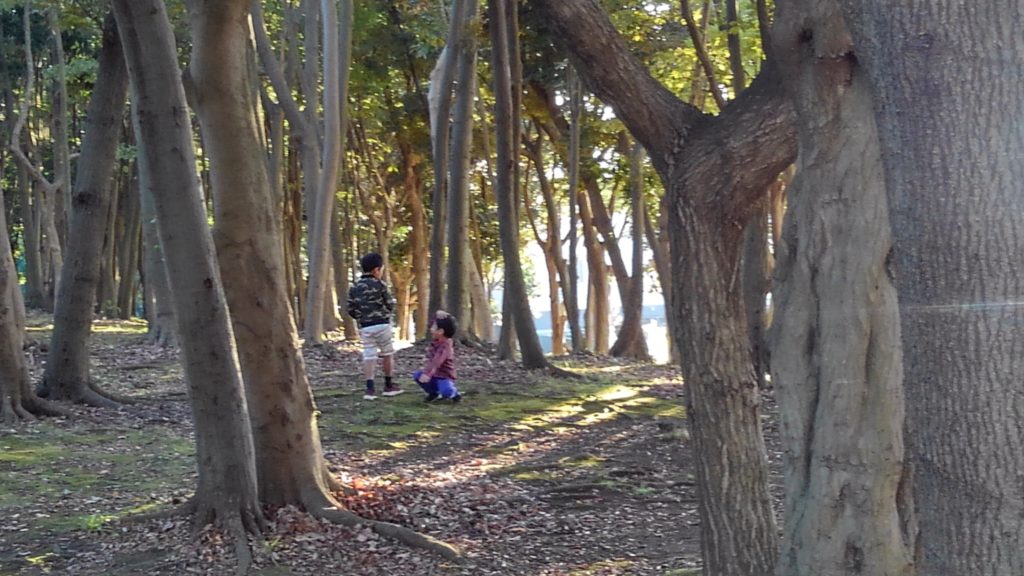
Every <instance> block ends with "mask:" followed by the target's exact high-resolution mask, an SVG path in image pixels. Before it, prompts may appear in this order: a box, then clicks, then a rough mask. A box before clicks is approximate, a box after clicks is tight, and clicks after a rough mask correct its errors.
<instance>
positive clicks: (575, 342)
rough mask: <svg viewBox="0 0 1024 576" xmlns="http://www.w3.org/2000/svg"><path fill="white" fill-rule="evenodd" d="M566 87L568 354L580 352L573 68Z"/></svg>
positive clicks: (576, 84) (577, 99)
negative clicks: (570, 347) (569, 340)
mask: <svg viewBox="0 0 1024 576" xmlns="http://www.w3.org/2000/svg"><path fill="white" fill-rule="evenodd" d="M567 83H568V84H569V86H568V90H569V153H568V169H569V190H568V196H569V274H568V277H567V278H566V279H565V280H563V282H565V283H566V285H567V286H568V289H567V290H566V293H565V313H566V316H568V318H569V337H570V338H571V339H572V351H573V352H575V353H579V352H582V351H583V348H584V343H583V330H581V329H580V306H579V285H580V279H579V261H578V260H579V258H578V256H577V255H576V249H577V248H578V247H579V235H578V234H577V233H576V231H577V230H578V229H579V210H578V209H577V207H576V204H577V203H576V197H577V194H576V191H577V190H578V189H579V182H580V112H581V109H582V100H583V94H582V92H583V87H582V85H581V83H580V79H579V76H578V75H577V73H576V69H575V68H574V67H572V66H570V67H569V69H568V80H567Z"/></svg>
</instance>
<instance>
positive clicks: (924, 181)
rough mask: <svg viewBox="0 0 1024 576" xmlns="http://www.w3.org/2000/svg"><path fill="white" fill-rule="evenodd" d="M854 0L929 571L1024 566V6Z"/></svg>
mask: <svg viewBox="0 0 1024 576" xmlns="http://www.w3.org/2000/svg"><path fill="white" fill-rule="evenodd" d="M841 4H842V6H843V8H844V11H845V13H846V15H847V18H848V22H849V23H850V28H851V30H852V32H853V37H854V44H855V46H857V59H858V63H860V64H861V65H863V67H864V70H866V72H867V75H868V77H869V79H870V86H871V90H872V96H873V97H874V111H875V118H876V123H877V125H878V127H879V137H880V141H881V150H882V161H883V164H884V167H885V183H886V188H887V191H888V199H889V214H890V219H891V221H892V230H893V248H894V249H893V254H892V256H891V265H892V266H893V268H894V269H895V277H896V288H897V291H898V293H899V306H900V320H901V323H902V324H901V326H902V341H903V350H904V363H903V366H904V375H905V378H904V387H905V390H906V397H907V399H908V402H907V423H906V430H907V441H908V445H907V448H908V454H909V458H910V461H911V463H912V469H913V497H914V505H915V509H916V519H917V521H918V526H919V529H920V533H919V535H918V538H917V541H916V543H917V549H916V552H917V558H916V560H917V569H918V573H919V574H926V575H928V576H951V575H954V574H971V575H976V576H995V575H997V574H998V575H1004V574H1024V500H1022V498H1021V494H1022V491H1024V486H1022V483H1021V470H1024V450H1022V449H1021V446H1024V427H1022V426H1021V422H1020V420H1021V414H1024V394H1021V374H1024V309H1022V307H1021V304H1020V303H1021V301H1022V299H1024V234H1021V230H1022V229H1024V196H1022V195H1021V193H1020V182H1021V181H1024V134H1022V132H1021V126H1022V125H1024V90H1022V86H1024V65H1022V62H1024V29H1022V28H1021V27H1020V26H1018V25H1017V24H1016V23H1017V22H1020V20H1021V18H1024V6H1022V5H1021V3H1020V2H1016V1H1010V0H1000V1H995V2H975V3H968V2H962V1H954V0H947V1H941V2H911V3H904V2H897V3H890V2H877V1H875V0H869V1H866V2H860V3H854V2H848V1H845V0H844V1H842V2H841Z"/></svg>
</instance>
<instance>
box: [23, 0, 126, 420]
mask: <svg viewBox="0 0 1024 576" xmlns="http://www.w3.org/2000/svg"><path fill="white" fill-rule="evenodd" d="M98 59H99V72H97V77H96V86H95V87H94V89H93V93H92V97H91V99H90V100H89V111H88V113H87V117H86V130H85V140H84V141H83V142H82V156H81V158H80V159H79V167H78V171H77V178H76V179H75V186H74V195H73V199H72V204H73V208H72V211H71V224H70V227H69V230H68V237H69V241H68V253H67V256H68V257H67V261H66V262H65V263H64V267H63V269H62V270H61V281H60V285H61V291H60V295H59V297H58V299H57V306H56V310H55V311H54V319H53V337H52V339H51V341H50V354H49V357H48V359H47V362H46V373H45V374H44V375H43V382H42V385H41V387H40V392H41V394H40V395H45V396H48V397H50V398H52V399H59V400H72V401H76V402H86V403H89V404H94V405H100V406H110V405H113V404H114V403H113V402H111V401H110V400H108V399H106V398H104V397H103V396H101V395H100V394H99V393H97V389H96V388H95V386H94V385H93V383H92V382H91V381H90V377H89V332H90V329H91V327H92V304H93V301H94V299H95V297H96V287H97V285H98V283H99V272H100V270H99V264H100V254H101V252H102V249H103V235H104V230H105V228H106V222H107V212H108V211H109V206H110V184H111V174H112V172H113V168H114V164H115V151H116V148H117V142H118V138H119V136H120V133H121V126H122V123H121V119H122V117H123V116H124V107H125V102H126V96H127V91H128V69H127V67H126V66H125V63H124V54H123V52H122V50H121V41H120V39H119V38H118V34H117V25H116V23H115V21H114V16H113V14H112V13H111V14H108V15H107V18H106V21H105V22H104V23H103V43H102V45H101V48H100V54H99V58H98Z"/></svg>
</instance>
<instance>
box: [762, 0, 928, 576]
mask: <svg viewBox="0 0 1024 576" xmlns="http://www.w3.org/2000/svg"><path fill="white" fill-rule="evenodd" d="M777 14H778V18H777V20H776V21H777V25H776V28H775V39H776V44H775V54H777V55H778V56H779V58H780V61H781V63H782V64H783V65H784V67H785V71H786V74H787V77H788V78H790V84H789V88H790V91H791V93H792V95H793V101H794V103H795V106H796V108H797V115H796V118H797V128H798V135H799V148H800V154H799V157H798V159H797V172H796V178H795V180H794V181H793V185H792V187H791V188H790V197H789V198H790V201H789V214H788V215H787V216H786V228H785V233H784V237H783V242H782V244H781V245H779V246H777V250H778V254H779V257H778V263H777V265H778V268H777V276H776V280H777V281H776V288H775V291H774V296H775V301H776V310H777V313H776V314H775V320H774V322H773V325H772V345H773V354H772V358H773V372H772V373H773V384H774V386H775V390H776V396H777V398H778V401H779V415H780V419H781V423H782V426H781V435H782V442H783V445H784V446H785V448H786V453H785V458H784V463H785V477H786V483H785V487H786V500H785V514H784V530H783V542H782V549H781V554H780V556H779V565H778V568H777V570H776V573H777V574H778V575H779V576H817V575H821V574H835V575H849V576H855V575H859V574H877V575H879V576H901V575H908V574H910V573H911V551H910V548H909V541H908V538H907V535H906V534H904V533H903V528H904V525H903V521H905V520H906V518H907V516H906V513H908V512H909V510H902V509H901V507H900V506H901V502H900V489H901V488H902V486H901V482H902V480H903V478H904V476H903V474H904V469H903V431H902V423H903V386H902V368H901V353H900V345H899V322H898V317H897V308H896V290H895V288H894V286H893V284H892V281H891V278H890V276H889V270H888V269H887V262H886V260H887V258H888V256H889V251H890V249H891V247H892V236H891V233H890V230H889V220H888V207H887V204H886V198H885V184H884V182H883V174H882V166H881V157H880V156H879V149H878V134H877V131H876V129H875V123H874V119H873V116H872V110H871V94H870V91H869V88H868V83H867V78H866V77H865V75H864V71H863V69H862V68H860V67H858V66H857V65H856V60H855V58H854V56H853V52H852V50H853V47H852V44H851V42H850V36H849V33H848V32H847V31H846V26H845V23H844V21H843V18H842V15H841V14H840V13H839V7H838V3H837V2H835V1H834V0H786V1H780V2H779V3H778V13H777ZM766 232H767V230H765V232H762V234H764V233H766ZM763 241H764V238H762V242H763Z"/></svg>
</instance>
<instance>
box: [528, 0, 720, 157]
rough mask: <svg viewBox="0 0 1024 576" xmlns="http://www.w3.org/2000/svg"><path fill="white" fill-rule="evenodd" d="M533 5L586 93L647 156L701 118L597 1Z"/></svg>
mask: <svg viewBox="0 0 1024 576" xmlns="http://www.w3.org/2000/svg"><path fill="white" fill-rule="evenodd" d="M538 6H539V7H540V9H541V10H542V11H543V12H544V13H546V14H547V15H548V20H549V21H550V22H551V23H552V24H553V25H554V27H555V29H556V31H557V34H558V36H559V37H561V38H564V39H565V42H566V43H567V44H568V46H569V49H570V51H571V52H572V54H573V56H574V57H575V59H576V60H577V63H576V64H577V68H578V69H579V71H580V73H581V74H582V76H583V77H584V78H585V79H586V82H587V87H588V88H589V89H590V91H591V92H593V93H594V94H595V95H596V96H597V97H598V98H600V99H601V100H602V101H603V102H604V103H605V104H608V105H609V106H611V107H612V108H613V109H614V110H615V114H616V116H618V117H619V118H620V119H621V120H622V121H623V122H624V123H625V124H626V126H628V127H629V131H630V132H631V133H632V134H633V136H634V137H635V138H636V139H637V140H639V141H640V142H641V143H642V144H643V146H644V148H646V149H647V150H648V151H650V152H651V153H652V154H654V153H655V151H660V152H661V153H662V154H664V153H665V152H666V151H669V150H671V149H672V148H673V147H674V145H675V144H676V143H677V142H678V141H679V140H681V138H682V136H685V134H686V132H687V129H688V128H689V126H691V125H692V124H693V123H694V122H696V121H697V120H698V119H699V118H701V117H702V116H703V113H701V111H700V110H698V109H697V108H695V107H693V106H691V105H690V104H687V103H685V102H683V101H682V100H680V99H679V98H677V97H676V96H675V95H674V94H672V92H670V91H669V90H668V89H667V88H665V86H663V85H662V84H661V83H660V82H658V81H657V80H655V79H654V78H653V77H652V76H651V75H650V73H649V72H648V70H647V68H646V67H645V66H644V65H643V63H641V62H640V61H639V60H638V59H637V58H636V57H635V56H634V55H633V54H632V53H631V52H630V50H629V47H628V46H627V45H626V42H625V40H623V38H622V36H621V35H620V34H619V32H618V30H616V28H615V26H614V25H613V24H612V22H611V20H610V19H609V18H608V15H607V14H606V13H605V11H604V9H602V8H601V6H600V5H599V4H598V3H597V1H596V0H541V1H539V2H538ZM652 160H653V161H654V162H655V163H662V165H663V166H664V164H665V163H666V162H667V159H665V158H660V159H655V158H653V156H652Z"/></svg>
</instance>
